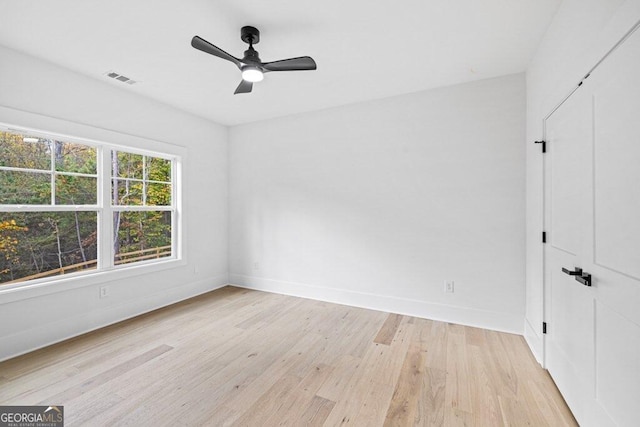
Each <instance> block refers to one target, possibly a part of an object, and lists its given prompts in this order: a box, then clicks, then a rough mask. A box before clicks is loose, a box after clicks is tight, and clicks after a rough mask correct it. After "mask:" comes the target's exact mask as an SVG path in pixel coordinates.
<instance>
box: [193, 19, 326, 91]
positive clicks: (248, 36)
mask: <svg viewBox="0 0 640 427" xmlns="http://www.w3.org/2000/svg"><path fill="white" fill-rule="evenodd" d="M240 38H241V39H242V41H243V42H245V43H248V44H249V49H247V50H245V51H244V58H242V59H238V58H236V57H235V56H232V55H230V54H228V53H227V52H225V51H224V50H222V49H220V48H219V47H217V46H214V45H212V44H211V43H209V42H208V41H206V40H205V39H203V38H201V37H199V36H194V37H193V39H191V46H193V47H195V48H196V49H198V50H201V51H203V52H206V53H209V54H211V55H214V56H217V57H218V58H222V59H226V60H227V61H230V62H233V63H234V64H235V65H236V67H238V68H239V69H240V71H242V81H241V82H240V84H239V85H238V87H237V88H236V91H235V92H234V94H238V93H249V92H251V89H253V84H254V83H255V82H259V81H261V80H262V79H263V78H264V73H267V72H269V71H301V70H315V69H316V68H317V67H316V62H315V61H314V60H313V58H311V57H310V56H300V57H298V58H289V59H282V60H280V61H273V62H262V61H261V60H260V57H259V56H258V51H256V50H255V49H254V48H253V45H254V44H258V42H260V31H258V29H257V28H254V27H249V26H247V27H242V29H241V30H240Z"/></svg>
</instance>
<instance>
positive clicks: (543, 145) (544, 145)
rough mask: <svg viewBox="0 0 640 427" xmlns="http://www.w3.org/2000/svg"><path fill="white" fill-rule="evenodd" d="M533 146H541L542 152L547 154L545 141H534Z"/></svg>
mask: <svg viewBox="0 0 640 427" xmlns="http://www.w3.org/2000/svg"><path fill="white" fill-rule="evenodd" d="M534 143H535V144H542V152H543V153H546V152H547V141H545V140H541V141H534Z"/></svg>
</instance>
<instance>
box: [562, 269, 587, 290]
mask: <svg viewBox="0 0 640 427" xmlns="http://www.w3.org/2000/svg"><path fill="white" fill-rule="evenodd" d="M562 272H563V273H564V274H568V275H569V276H576V281H578V282H580V283H582V284H583V285H585V286H591V274H589V273H584V272H583V271H582V269H581V268H580V267H574V268H573V271H571V270H569V269H567V268H564V267H562Z"/></svg>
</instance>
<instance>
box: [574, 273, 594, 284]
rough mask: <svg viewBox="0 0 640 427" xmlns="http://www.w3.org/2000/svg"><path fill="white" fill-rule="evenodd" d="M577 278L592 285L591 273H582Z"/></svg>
mask: <svg viewBox="0 0 640 427" xmlns="http://www.w3.org/2000/svg"><path fill="white" fill-rule="evenodd" d="M576 280H577V281H578V282H580V283H582V284H583V285H585V286H591V275H590V274H589V273H582V274H581V275H579V276H576Z"/></svg>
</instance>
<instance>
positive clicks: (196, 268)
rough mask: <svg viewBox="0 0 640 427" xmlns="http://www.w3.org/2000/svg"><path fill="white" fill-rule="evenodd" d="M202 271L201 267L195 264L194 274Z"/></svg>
mask: <svg viewBox="0 0 640 427" xmlns="http://www.w3.org/2000/svg"><path fill="white" fill-rule="evenodd" d="M199 272H200V269H199V268H198V266H197V265H194V266H193V274H198V273H199Z"/></svg>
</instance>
